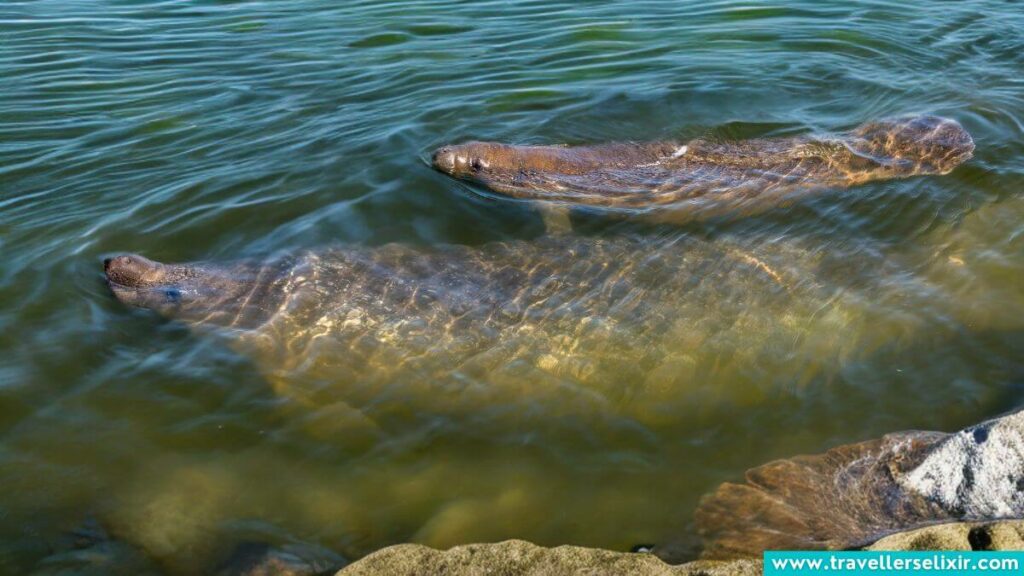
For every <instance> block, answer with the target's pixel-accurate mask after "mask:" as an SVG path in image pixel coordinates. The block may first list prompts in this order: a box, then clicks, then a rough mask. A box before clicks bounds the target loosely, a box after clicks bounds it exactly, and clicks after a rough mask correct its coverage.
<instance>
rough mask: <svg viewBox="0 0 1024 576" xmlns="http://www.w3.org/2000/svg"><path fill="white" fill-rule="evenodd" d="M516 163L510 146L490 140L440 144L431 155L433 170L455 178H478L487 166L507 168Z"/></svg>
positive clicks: (485, 170)
mask: <svg viewBox="0 0 1024 576" xmlns="http://www.w3.org/2000/svg"><path fill="white" fill-rule="evenodd" d="M515 163H516V158H515V157H514V154H512V147H510V146H506V145H503V144H495V143H491V142H466V143H464V144H455V145H449V146H442V147H441V148H438V149H437V151H436V152H434V155H433V156H432V157H431V164H432V165H433V166H434V169H435V170H440V171H441V172H444V173H445V174H447V175H449V176H454V177H456V178H469V179H479V178H481V177H483V176H484V175H485V173H487V172H488V169H489V168H492V167H493V168H496V169H507V168H508V167H509V166H510V165H512V164H515Z"/></svg>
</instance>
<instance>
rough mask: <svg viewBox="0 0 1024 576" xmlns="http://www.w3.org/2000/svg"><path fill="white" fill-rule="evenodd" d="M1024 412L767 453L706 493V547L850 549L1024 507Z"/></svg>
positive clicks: (734, 550)
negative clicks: (773, 455) (787, 453)
mask: <svg viewBox="0 0 1024 576" xmlns="http://www.w3.org/2000/svg"><path fill="white" fill-rule="evenodd" d="M1022 455H1024V412H1017V413H1013V414H1009V415H1007V416H1003V417H1001V418H997V419H994V420H990V421H987V422H983V423H981V424H978V425H976V426H971V427H969V428H966V429H964V430H961V431H960V432H957V433H955V434H944V433H938V432H902V433H896V434H889V435H886V436H884V437H882V438H880V439H877V440H869V441H866V442H861V443H859V444H851V445H846V446H839V447H837V448H833V449H831V450H829V451H827V452H825V453H824V454H817V455H812V456H797V457H794V458H790V459H786V460H779V461H775V462H770V463H768V464H765V465H763V466H760V467H758V468H754V469H752V470H750V471H748V472H747V476H746V481H745V482H744V483H743V484H732V483H726V484H723V485H722V486H720V487H719V488H718V489H717V490H716V491H715V492H714V493H712V494H710V495H709V496H707V497H705V499H704V500H703V501H702V503H701V505H700V507H699V508H698V510H697V513H696V522H697V528H698V531H699V532H700V535H701V537H702V539H703V541H704V552H703V554H702V556H703V557H706V558H718V559H724V558H742V557H753V556H758V555H760V553H761V551H763V550H765V549H798V550H799V549H844V548H851V547H858V546H863V545H865V544H867V543H869V542H872V541H875V540H877V539H878V538H880V537H882V536H885V535H887V534H891V533H895V532H900V531H906V530H909V529H914V528H917V527H921V526H926V525H929V524H935V523H939V522H949V521H957V520H981V521H985V520H992V519H997V518H1008V517H1020V516H1021V515H1024V501H1022V497H1021V493H1020V490H1019V486H1020V485H1022V483H1024V456H1022Z"/></svg>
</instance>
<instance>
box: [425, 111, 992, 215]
mask: <svg viewBox="0 0 1024 576" xmlns="http://www.w3.org/2000/svg"><path fill="white" fill-rule="evenodd" d="M973 151H974V142H973V140H972V139H971V136H970V135H969V134H968V133H967V131H965V130H964V129H963V127H962V126H960V124H958V123H957V122H956V121H955V120H951V119H947V118H940V117H937V116H913V117H904V118H896V119H888V120H882V121H877V122H869V123H866V124H863V125H861V126H859V127H857V128H855V129H853V130H851V131H849V132H846V133H840V134H834V135H827V134H821V135H802V136H795V137H784V138H762V139H755V140H745V141H733V142H730V141H715V140H708V139H697V140H690V141H688V142H684V141H660V142H645V143H634V142H625V143H611V144H599V145H595V146H516V145H509V144H500V143H495V142H469V143H466V144H460V145H455V146H444V147H442V148H440V149H439V150H437V151H436V152H435V153H434V154H433V160H432V162H433V166H434V167H435V168H436V169H438V170H440V171H441V172H444V173H445V174H448V175H450V176H453V177H455V178H460V179H464V180H469V181H472V182H475V183H477V184H480V185H483V186H485V187H486V188H489V189H490V190H493V191H495V192H497V193H500V194H504V195H507V196H511V197H513V198H520V199H525V200H534V201H540V202H541V203H542V204H543V205H545V206H548V207H562V208H565V207H570V208H572V207H588V208H596V209H600V210H602V211H605V212H610V213H616V214H619V215H630V216H636V217H642V218H644V219H647V220H652V221H656V222H673V223H680V222H686V221H690V220H695V219H704V218H710V217H719V216H744V215H751V214H757V213H760V212H763V211H765V210H768V209H770V208H773V207H776V206H780V205H783V204H786V203H789V202H791V201H793V200H794V199H796V198H799V197H801V196H802V195H805V194H809V193H812V192H814V191H819V190H823V189H833V188H846V187H849V186H854V185H857V184H862V183H865V182H871V181H875V180H885V179H890V178H905V177H910V176H916V175H921V174H947V173H949V172H950V171H951V170H953V169H954V168H956V167H957V166H958V165H960V164H961V163H963V162H964V161H966V160H968V159H969V158H971V156H972V153H973Z"/></svg>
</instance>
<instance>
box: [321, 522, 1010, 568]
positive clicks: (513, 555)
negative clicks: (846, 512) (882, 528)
mask: <svg viewBox="0 0 1024 576" xmlns="http://www.w3.org/2000/svg"><path fill="white" fill-rule="evenodd" d="M864 549H865V550H1024V521H1020V520H1005V521H996V522H987V523H986V522H958V523H951V524H940V525H936V526H929V527H926V528H919V529H917V530H911V531H908V532H902V533H898V534H893V535H891V536H887V537H885V538H882V539H881V540H879V541H877V542H875V543H874V544H871V545H870V546H867V547H865V548H864ZM761 573H762V565H761V560H760V559H739V560H721V561H720V560H697V561H694V562H688V563H686V564H681V565H678V566H673V565H670V564H666V563H664V562H662V561H661V560H660V559H658V558H657V557H655V556H654V555H653V554H643V553H640V554H635V553H624V552H612V551H609V550H600V549H595V548H582V547H579V546H559V547H557V548H544V547H541V546H537V545H534V544H531V543H529V542H524V541H522V540H508V541H505V542H498V543H495V544H469V545H466V546H456V547H455V548H452V549H450V550H443V551H442V550H435V549H433V548H428V547H426V546H421V545H418V544H400V545H397V546H390V547H388V548H384V549H383V550H380V551H378V552H375V553H373V554H370V555H369V556H367V557H365V558H363V559H362V560H359V561H358V562H355V563H354V564H352V565H350V566H348V567H346V568H344V569H342V570H341V571H339V572H338V573H337V574H336V576H415V575H420V574H445V575H448V576H477V575H481V574H488V575H509V576H511V575H524V576H533V575H537V576H540V575H545V576H560V575H566V576H568V575H576V576H578V575H591V576H599V575H604V574H609V575H610V574H637V575H643V576H667V575H672V576H755V575H759V574H761Z"/></svg>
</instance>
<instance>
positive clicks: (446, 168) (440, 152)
mask: <svg viewBox="0 0 1024 576" xmlns="http://www.w3.org/2000/svg"><path fill="white" fill-rule="evenodd" d="M430 163H431V165H432V166H433V167H434V169H435V170H440V171H441V172H444V173H445V174H452V173H453V172H454V171H455V152H454V151H453V150H452V149H451V148H450V147H448V146H444V147H442V148H438V149H437V150H436V151H435V152H434V155H433V156H432V157H431V159H430Z"/></svg>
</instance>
